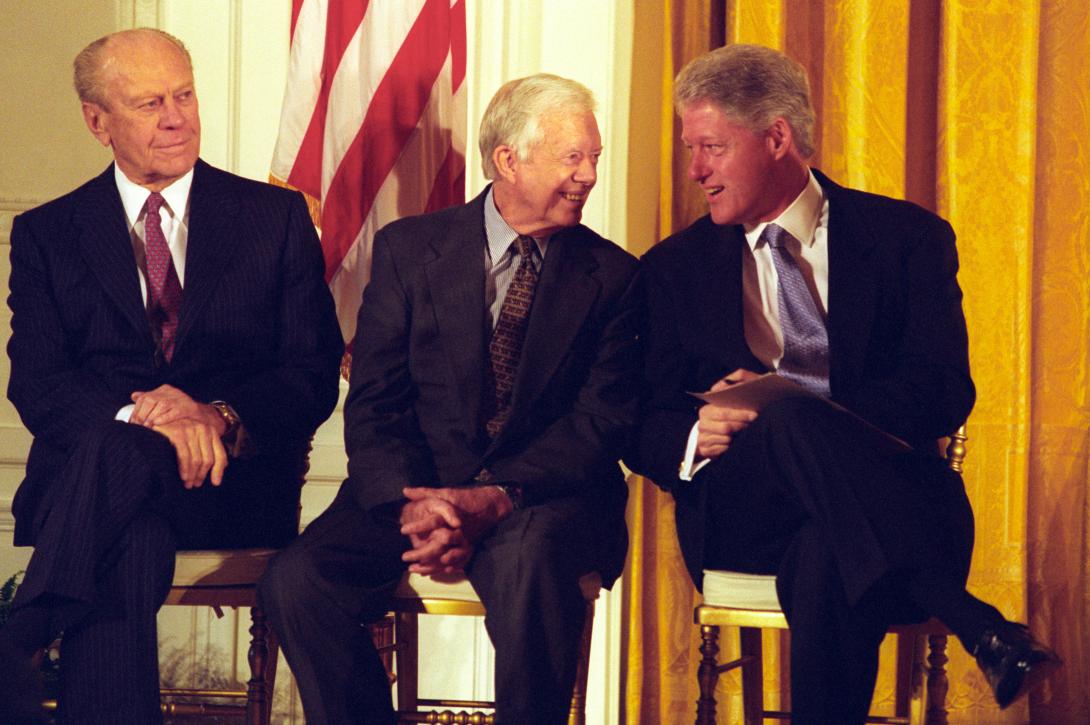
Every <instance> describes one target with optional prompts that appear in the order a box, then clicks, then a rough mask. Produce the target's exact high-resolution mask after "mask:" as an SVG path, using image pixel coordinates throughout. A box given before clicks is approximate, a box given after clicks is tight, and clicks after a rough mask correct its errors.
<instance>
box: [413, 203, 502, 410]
mask: <svg viewBox="0 0 1090 725" xmlns="http://www.w3.org/2000/svg"><path fill="white" fill-rule="evenodd" d="M485 193H487V190H486V191H485ZM483 202H484V193H482V194H481V195H480V196H478V197H477V198H476V199H474V200H473V201H471V202H470V203H468V204H466V205H465V206H463V207H462V208H461V209H460V210H459V211H458V212H457V214H456V216H455V218H454V221H453V222H452V223H451V224H450V225H449V227H448V228H447V229H446V230H444V231H445V232H446V233H445V234H442V235H439V234H437V235H436V239H435V240H434V241H432V242H431V251H432V253H433V255H434V256H432V257H431V258H430V259H426V260H424V275H425V277H426V279H427V284H428V294H429V296H430V298H431V301H432V310H433V312H434V314H435V321H436V325H437V326H438V328H439V336H440V338H441V339H442V342H443V349H444V350H445V351H446V354H447V359H448V360H449V362H450V365H451V367H452V368H453V369H454V375H455V380H457V382H458V384H457V389H458V390H459V391H460V393H461V395H462V397H463V401H462V402H463V406H464V409H465V410H466V411H467V412H468V417H467V419H468V420H469V421H472V425H473V426H476V421H477V417H478V414H479V410H480V405H481V394H482V384H483V371H484V367H483V366H484V365H485V364H487V360H486V355H485V313H484V309H485V308H484V287H485V284H484V255H485V232H484V206H483Z"/></svg>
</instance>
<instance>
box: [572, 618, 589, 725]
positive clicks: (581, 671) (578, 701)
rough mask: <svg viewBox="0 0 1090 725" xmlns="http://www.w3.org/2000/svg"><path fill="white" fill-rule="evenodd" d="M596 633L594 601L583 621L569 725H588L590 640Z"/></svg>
mask: <svg viewBox="0 0 1090 725" xmlns="http://www.w3.org/2000/svg"><path fill="white" fill-rule="evenodd" d="M593 633H594V600H591V601H589V602H587V613H586V615H585V617H584V619H583V636H582V637H581V638H580V639H579V661H578V664H577V666H576V670H575V687H573V688H572V693H571V710H570V711H569V713H568V725H586V722H587V677H588V675H589V674H590V639H591V635H592V634H593Z"/></svg>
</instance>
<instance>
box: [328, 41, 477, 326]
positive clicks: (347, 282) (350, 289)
mask: <svg viewBox="0 0 1090 725" xmlns="http://www.w3.org/2000/svg"><path fill="white" fill-rule="evenodd" d="M450 83H451V59H450V56H449V55H448V56H447V59H446V61H445V62H444V63H443V69H442V71H441V72H440V73H439V76H438V77H437V78H436V79H435V84H434V85H433V86H432V89H431V96H430V97H429V100H428V104H427V106H426V107H425V109H424V113H423V114H422V115H421V119H420V124H419V125H417V130H416V132H414V133H413V134H412V136H410V137H409V140H408V142H407V143H406V144H405V148H404V149H403V150H402V152H401V155H400V156H399V157H398V159H397V162H396V163H395V164H394V168H393V169H391V170H390V173H389V174H388V175H387V176H386V178H385V179H384V180H383V182H382V186H381V187H380V188H379V191H378V194H377V195H376V196H375V203H374V205H373V206H372V207H371V213H370V214H368V215H367V218H366V219H364V222H363V227H362V228H361V229H360V232H359V234H357V235H356V238H355V240H354V241H353V242H352V247H351V248H350V249H349V250H348V253H347V254H345V256H344V259H343V260H341V266H340V267H339V268H338V269H337V271H336V272H335V273H334V274H333V278H332V279H330V281H329V287H330V289H331V290H332V292H333V299H334V301H335V302H336V304H337V309H338V310H356V309H357V308H358V307H359V304H360V299H361V297H362V295H363V288H364V287H366V286H367V282H368V281H369V280H370V279H371V240H372V239H374V236H375V232H377V231H378V230H379V229H381V228H382V227H384V226H385V225H387V224H389V223H390V222H392V221H394V220H395V219H400V218H402V217H406V216H412V215H414V214H420V213H421V212H423V211H424V205H425V204H427V202H428V198H429V197H430V196H431V190H432V187H433V186H434V184H435V177H436V174H437V173H438V172H439V169H440V167H441V166H442V164H443V161H444V160H445V159H446V157H447V153H448V152H449V151H450V148H451V147H450V144H449V143H446V142H445V141H446V139H447V137H448V135H447V131H452V129H450V125H451V122H450V121H451V118H452V116H453V117H454V118H459V119H462V118H464V117H465V113H464V110H463V111H461V112H459V111H458V110H457V109H459V108H461V109H464V108H465V96H466V93H465V83H464V82H463V83H462V85H461V86H460V87H459V88H458V93H457V94H456V95H455V97H454V99H452V98H451V95H450V91H449V89H450ZM458 125H463V126H464V123H462V124H458ZM421 128H425V129H427V128H431V129H440V128H441V129H443V132H441V133H437V132H435V131H434V130H433V131H432V132H431V133H421V132H420V129H421ZM462 134H463V137H464V130H463V131H462ZM455 148H458V149H459V150H461V149H462V148H464V139H463V146H455ZM463 153H464V152H463ZM481 253H482V254H483V253H484V250H481ZM340 323H341V333H342V334H343V335H344V339H345V340H351V339H352V338H353V337H354V336H355V334H356V318H355V316H354V315H352V316H349V315H342V316H341V319H340Z"/></svg>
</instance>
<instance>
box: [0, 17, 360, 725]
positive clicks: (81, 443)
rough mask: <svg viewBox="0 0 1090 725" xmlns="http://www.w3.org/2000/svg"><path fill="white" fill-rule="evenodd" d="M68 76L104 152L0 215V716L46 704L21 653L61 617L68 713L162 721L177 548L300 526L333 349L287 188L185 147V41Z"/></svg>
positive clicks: (327, 315)
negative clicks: (21, 427) (11, 587)
mask: <svg viewBox="0 0 1090 725" xmlns="http://www.w3.org/2000/svg"><path fill="white" fill-rule="evenodd" d="M75 85H76V91H77V93H78V94H79V97H80V100H81V103H82V109H83V116H84V119H85V120H86V123H87V126H88V128H89V129H90V130H91V133H92V134H94V136H95V138H96V139H98V141H99V142H101V143H102V144H103V145H104V146H107V147H109V148H110V149H111V150H112V152H113V155H114V163H113V164H112V165H111V166H110V168H108V169H107V170H106V171H105V173H103V174H102V175H101V176H99V177H98V178H96V179H92V180H91V181H89V182H88V183H86V184H84V185H83V186H81V187H80V188H78V189H76V190H75V191H73V192H71V193H69V194H67V195H65V196H63V197H61V198H59V199H56V200H54V201H52V202H49V203H47V204H44V205H42V206H40V207H38V208H36V209H32V210H31V211H28V212H27V213H25V214H23V215H21V216H19V217H17V218H16V219H15V222H14V225H13V228H12V234H11V296H10V298H9V304H10V306H11V310H12V323H11V324H12V337H11V342H10V345H9V348H8V351H9V354H10V356H11V379H10V384H9V387H8V395H9V397H10V398H11V400H12V402H13V403H14V405H15V407H16V408H17V409H18V411H19V413H20V415H21V417H22V419H23V421H24V423H25V424H26V426H27V428H28V429H29V430H30V432H31V434H32V435H33V436H34V443H33V446H32V448H31V451H30V455H29V458H28V462H27V470H26V478H25V480H24V481H23V483H22V485H21V486H20V488H19V491H18V493H17V495H16V498H15V501H14V503H13V510H14V513H15V519H16V528H15V541H16V543H17V544H19V545H33V546H34V547H35V549H34V553H33V555H32V557H31V560H30V564H29V566H28V567H27V572H26V576H25V578H24V580H23V582H22V585H21V586H20V587H19V590H18V594H17V597H16V600H15V606H14V609H13V611H12V614H11V617H10V619H9V620H8V622H7V624H6V625H5V626H4V627H3V629H0V682H3V683H4V684H3V686H0V721H3V722H21V721H31V722H33V721H35V720H37V719H40V718H41V712H40V710H38V709H36V706H37V705H40V697H39V695H38V694H37V693H36V692H35V686H36V682H35V680H34V677H33V673H31V672H30V667H29V665H30V661H31V656H32V654H33V652H34V651H35V650H38V649H40V648H41V647H42V646H44V645H46V644H47V643H48V642H49V641H50V640H51V639H52V638H53V637H54V636H55V635H56V634H57V633H58V632H60V631H62V630H63V632H64V636H63V639H62V647H61V668H62V672H63V676H62V678H61V682H62V686H61V693H60V703H59V707H60V711H59V715H60V717H61V718H62V719H63V721H64V722H84V721H86V722H112V723H113V722H116V723H121V722H124V723H146V722H156V721H158V720H160V719H161V715H160V708H159V683H158V656H157V651H156V634H155V614H156V611H157V610H158V608H159V606H160V604H161V603H162V601H163V599H164V597H165V595H166V592H167V589H168V587H169V585H170V581H171V576H172V571H173V566H174V554H175V551H176V550H177V549H179V548H208V547H242V546H255V545H284V544H286V543H287V542H288V541H290V540H291V539H292V538H293V537H294V536H295V533H296V520H297V510H298V502H299V485H300V483H301V481H300V475H301V474H300V472H301V471H302V470H303V467H304V465H305V459H306V454H307V450H308V444H309V439H310V437H311V435H312V434H313V432H314V430H315V429H316V428H317V426H318V425H319V423H321V422H322V421H323V420H324V419H325V418H326V417H327V416H328V415H329V414H330V412H331V411H332V409H333V406H334V404H335V401H336V397H337V368H338V361H339V358H340V351H341V349H342V346H341V339H340V335H339V333H338V328H337V324H336V320H335V318H334V312H333V303H332V299H331V297H330V294H329V291H328V288H327V287H326V285H325V283H324V281H323V263H322V255H321V250H320V248H319V244H318V240H317V237H316V235H315V232H314V228H313V225H312V224H311V222H310V218H309V215H308V213H307V209H306V205H305V203H304V201H303V199H302V198H301V196H300V195H298V194H294V193H292V192H288V191H285V190H283V189H277V188H274V187H272V186H269V185H267V184H263V183H258V182H254V181H250V180H247V179H242V178H240V177H237V176H234V175H231V174H228V173H225V172H223V171H220V170H217V169H214V168H212V167H211V166H209V165H207V164H205V163H204V162H202V161H201V160H200V159H199V158H198V153H199V149H200V116H199V114H198V104H197V94H196V90H195V87H194V81H193V71H192V64H191V62H190V58H189V54H188V52H187V51H186V50H185V47H184V46H183V45H182V43H181V42H180V41H178V40H177V39H176V38H174V37H172V36H170V35H168V34H166V33H163V32H160V31H156V30H150V29H141V30H132V31H124V32H121V33H116V34H113V35H110V36H106V37H104V38H101V39H99V40H97V41H95V42H94V43H92V44H91V45H89V46H88V47H87V48H86V49H84V50H83V51H82V52H81V53H80V54H79V56H78V57H77V58H76V61H75ZM13 683H17V684H13ZM36 698H37V703H36Z"/></svg>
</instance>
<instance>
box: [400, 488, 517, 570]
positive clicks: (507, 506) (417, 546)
mask: <svg viewBox="0 0 1090 725" xmlns="http://www.w3.org/2000/svg"><path fill="white" fill-rule="evenodd" d="M403 493H404V494H405V498H407V499H408V502H407V503H405V505H404V506H403V507H402V508H401V518H400V523H401V533H402V534H404V535H405V536H408V537H409V541H410V542H411V543H412V548H411V549H409V550H408V551H406V552H405V553H404V554H403V555H402V556H401V558H402V560H404V561H406V562H408V563H409V571H411V572H413V573H416V574H427V575H432V574H455V573H458V572H462V571H464V570H465V566H466V564H468V563H469V560H470V558H471V557H472V556H473V548H474V546H475V544H476V543H477V541H479V540H480V538H481V537H482V536H484V535H485V534H486V533H488V531H490V530H491V529H492V527H493V526H495V525H496V524H497V523H498V522H499V521H502V520H503V519H505V518H507V516H508V515H510V513H511V511H512V510H513V509H514V507H513V505H512V504H511V500H510V499H509V498H507V494H505V493H504V492H503V491H502V490H500V489H499V488H498V487H496V486H473V487H470V488H406V489H404V490H403Z"/></svg>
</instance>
